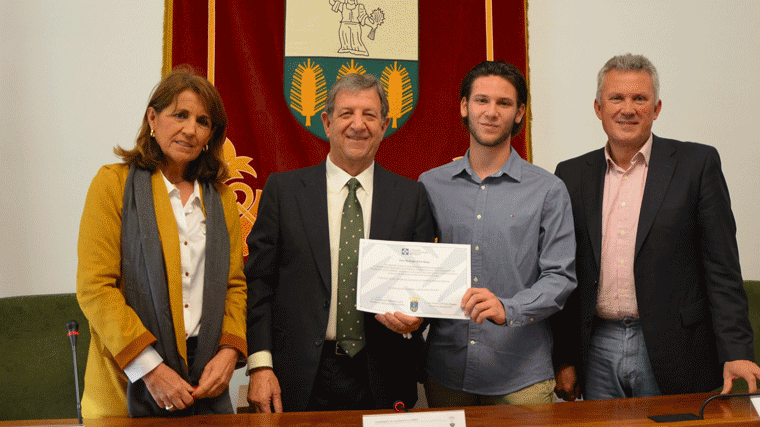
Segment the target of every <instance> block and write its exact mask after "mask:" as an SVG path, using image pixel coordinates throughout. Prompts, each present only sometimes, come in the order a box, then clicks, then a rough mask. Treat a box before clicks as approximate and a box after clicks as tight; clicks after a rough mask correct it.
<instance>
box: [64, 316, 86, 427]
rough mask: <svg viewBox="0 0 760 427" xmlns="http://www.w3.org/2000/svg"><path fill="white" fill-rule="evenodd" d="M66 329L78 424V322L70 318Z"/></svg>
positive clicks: (79, 400)
mask: <svg viewBox="0 0 760 427" xmlns="http://www.w3.org/2000/svg"><path fill="white" fill-rule="evenodd" d="M66 330H67V331H68V335H69V341H70V342H71V354H72V355H73V356H74V389H75V391H76V400H77V418H78V419H79V424H80V425H81V424H83V423H82V402H81V399H80V398H79V372H78V371H77V337H78V336H79V323H77V321H76V320H71V321H69V323H67V324H66Z"/></svg>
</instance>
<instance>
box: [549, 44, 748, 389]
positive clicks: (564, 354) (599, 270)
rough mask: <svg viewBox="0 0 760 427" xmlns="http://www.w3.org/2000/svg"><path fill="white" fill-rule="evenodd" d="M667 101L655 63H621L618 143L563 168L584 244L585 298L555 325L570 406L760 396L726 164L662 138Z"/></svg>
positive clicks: (604, 81) (609, 73) (599, 102)
mask: <svg viewBox="0 0 760 427" xmlns="http://www.w3.org/2000/svg"><path fill="white" fill-rule="evenodd" d="M658 92H659V80H658V76H657V71H656V69H655V67H654V66H653V65H652V63H651V62H650V61H649V60H648V59H646V58H645V57H643V56H640V55H631V54H627V55H621V56H616V57H614V58H612V59H610V60H609V61H608V62H607V63H606V64H605V66H604V67H603V68H602V70H601V71H600V72H599V76H598V87H597V95H596V100H595V101H594V110H595V111H596V115H597V116H598V117H599V119H600V120H601V121H602V127H603V128H604V131H605V133H607V136H608V142H607V144H606V146H605V147H604V148H602V149H599V150H595V151H592V152H590V153H587V154H585V155H583V156H580V157H577V158H575V159H571V160H567V161H565V162H562V163H560V164H559V165H558V166H557V170H556V174H557V176H559V177H560V178H561V179H562V180H563V181H564V182H565V184H566V185H567V189H568V191H569V192H570V198H571V199H572V205H573V216H574V220H575V235H576V239H577V253H576V268H577V275H578V288H577V290H576V292H575V294H573V295H572V296H571V298H570V299H569V300H568V303H567V306H566V308H565V311H563V312H561V313H559V314H558V315H556V316H555V318H554V319H553V321H554V326H555V328H554V332H555V334H554V336H555V349H554V350H555V365H556V369H557V388H556V391H557V394H558V395H559V396H560V397H562V398H563V399H566V400H573V399H575V398H576V397H578V396H579V394H583V396H584V397H585V398H586V399H605V398H622V397H639V396H654V395H660V394H679V393H693V392H700V391H709V390H711V389H714V388H716V387H718V386H719V385H720V384H721V383H723V392H724V393H727V392H729V391H730V390H731V387H732V382H733V380H734V379H736V378H744V379H746V380H747V382H748V383H749V388H750V391H755V390H756V378H760V368H758V366H757V365H756V364H755V363H754V362H752V361H751V360H752V359H753V336H752V328H751V326H750V323H749V320H748V305H747V297H746V295H745V293H744V288H743V285H742V278H741V272H740V268H739V254H738V249H737V244H736V224H735V222H734V216H733V213H732V212H731V205H730V200H729V196H728V188H727V186H726V181H725V179H724V177H723V173H722V171H721V167H720V158H719V156H718V152H717V151H716V150H715V148H713V147H710V146H706V145H701V144H695V143H691V142H681V141H676V140H673V139H665V138H660V137H658V136H656V135H653V134H652V123H653V121H654V120H655V119H657V116H658V115H659V113H660V110H661V108H662V102H661V101H660V100H659V96H658ZM721 377H722V380H721Z"/></svg>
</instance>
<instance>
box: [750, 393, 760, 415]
mask: <svg viewBox="0 0 760 427" xmlns="http://www.w3.org/2000/svg"><path fill="white" fill-rule="evenodd" d="M749 401H750V402H752V406H754V407H755V412H757V414H758V415H760V396H752V397H750V398H749Z"/></svg>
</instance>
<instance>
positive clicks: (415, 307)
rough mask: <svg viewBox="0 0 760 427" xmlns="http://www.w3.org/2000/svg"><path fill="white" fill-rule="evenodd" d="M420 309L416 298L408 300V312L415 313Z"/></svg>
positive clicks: (418, 300)
mask: <svg viewBox="0 0 760 427" xmlns="http://www.w3.org/2000/svg"><path fill="white" fill-rule="evenodd" d="M419 308H420V299H419V298H417V297H411V298H409V310H412V311H417V310H419Z"/></svg>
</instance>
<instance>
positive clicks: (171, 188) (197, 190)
mask: <svg viewBox="0 0 760 427" xmlns="http://www.w3.org/2000/svg"><path fill="white" fill-rule="evenodd" d="M161 177H162V178H164V184H166V192H167V193H169V197H171V196H173V195H175V194H176V195H177V197H179V188H177V186H176V185H174V184H172V182H171V181H169V179H168V178H167V177H166V175H164V173H163V172H161ZM196 199H197V200H198V201H199V202H200V199H201V187H200V185H199V184H198V181H197V180H196V181H193V194H191V195H190V199H188V200H189V201H192V202H194V201H195V200H196Z"/></svg>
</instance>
